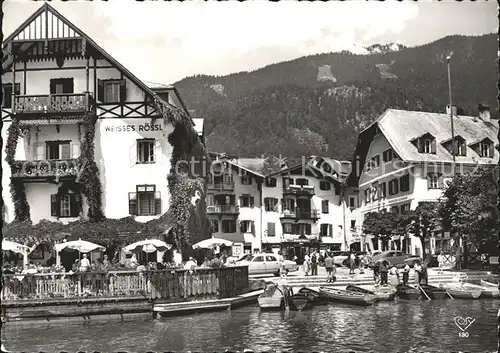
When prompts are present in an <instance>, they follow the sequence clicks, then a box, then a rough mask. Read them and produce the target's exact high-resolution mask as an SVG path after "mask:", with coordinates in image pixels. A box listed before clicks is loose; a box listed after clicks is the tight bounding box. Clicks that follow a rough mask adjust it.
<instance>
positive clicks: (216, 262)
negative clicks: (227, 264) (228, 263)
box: [210, 253, 222, 268]
mask: <svg viewBox="0 0 500 353" xmlns="http://www.w3.org/2000/svg"><path fill="white" fill-rule="evenodd" d="M210 267H214V268H219V267H222V261H221V259H220V254H218V253H217V254H215V256H214V258H213V260H212V261H211V262H210Z"/></svg>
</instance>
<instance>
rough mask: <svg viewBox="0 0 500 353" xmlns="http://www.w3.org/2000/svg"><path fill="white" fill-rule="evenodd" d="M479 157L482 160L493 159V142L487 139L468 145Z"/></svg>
mask: <svg viewBox="0 0 500 353" xmlns="http://www.w3.org/2000/svg"><path fill="white" fill-rule="evenodd" d="M469 146H470V147H471V148H472V149H473V150H474V151H476V153H477V154H478V155H479V157H482V158H493V156H494V155H495V147H494V143H493V141H491V140H490V139H489V138H485V139H483V140H480V141H476V142H473V143H471V144H470V145H469Z"/></svg>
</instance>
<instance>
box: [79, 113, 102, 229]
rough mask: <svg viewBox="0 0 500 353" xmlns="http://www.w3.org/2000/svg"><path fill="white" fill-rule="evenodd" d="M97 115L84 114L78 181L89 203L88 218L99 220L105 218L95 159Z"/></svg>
mask: <svg viewBox="0 0 500 353" xmlns="http://www.w3.org/2000/svg"><path fill="white" fill-rule="evenodd" d="M96 122H97V115H96V114H95V113H91V112H89V113H87V114H85V116H84V122H83V126H84V130H85V131H84V133H83V135H82V136H81V139H82V141H81V144H80V146H81V147H80V148H81V155H80V157H79V163H78V167H79V175H78V178H77V181H78V182H80V184H81V185H82V189H81V191H82V194H83V195H85V197H86V199H87V205H88V218H89V219H90V220H92V221H95V222H99V221H102V220H103V219H104V213H103V211H102V187H101V181H100V179H99V168H98V167H97V163H96V161H95V144H94V139H95V128H96Z"/></svg>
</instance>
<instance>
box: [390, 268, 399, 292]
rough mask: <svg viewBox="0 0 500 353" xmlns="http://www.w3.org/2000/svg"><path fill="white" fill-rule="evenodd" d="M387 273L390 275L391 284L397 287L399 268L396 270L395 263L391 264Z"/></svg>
mask: <svg viewBox="0 0 500 353" xmlns="http://www.w3.org/2000/svg"><path fill="white" fill-rule="evenodd" d="M389 273H390V275H391V279H390V283H391V286H393V287H397V286H398V285H399V270H398V268H397V267H396V266H395V265H393V266H392V267H391V268H390V270H389Z"/></svg>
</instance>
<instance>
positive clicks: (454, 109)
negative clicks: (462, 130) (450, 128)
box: [446, 104, 457, 117]
mask: <svg viewBox="0 0 500 353" xmlns="http://www.w3.org/2000/svg"><path fill="white" fill-rule="evenodd" d="M451 110H452V111H453V116H455V117H456V116H457V106H456V105H455V104H453V105H452V106H451ZM446 115H448V116H449V115H450V105H449V104H447V105H446Z"/></svg>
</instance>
